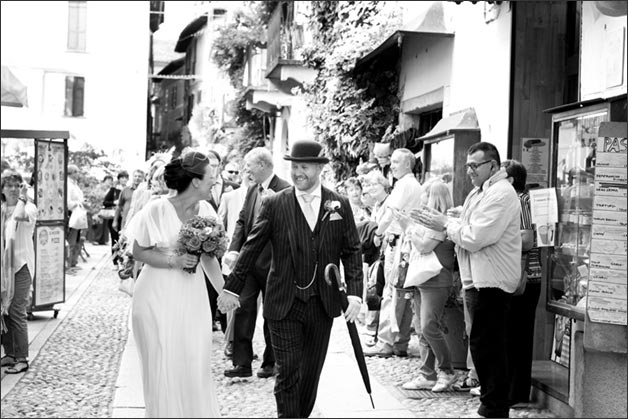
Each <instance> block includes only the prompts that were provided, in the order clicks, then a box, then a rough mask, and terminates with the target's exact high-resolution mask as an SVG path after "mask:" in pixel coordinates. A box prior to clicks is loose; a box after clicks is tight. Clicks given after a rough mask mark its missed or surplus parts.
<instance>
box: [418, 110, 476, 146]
mask: <svg viewBox="0 0 628 419" xmlns="http://www.w3.org/2000/svg"><path fill="white" fill-rule="evenodd" d="M479 130H480V125H479V124H478V118H477V116H476V115H475V109H473V108H469V109H465V110H462V111H460V112H456V113H453V114H451V115H449V116H447V117H445V118H442V119H441V120H440V121H438V123H437V124H436V125H435V126H434V128H432V129H431V130H430V132H428V133H427V134H425V135H424V136H422V137H421V138H419V140H423V141H428V140H431V139H434V138H437V137H443V136H446V135H450V134H453V133H454V132H457V131H479ZM428 142H429V141H428Z"/></svg>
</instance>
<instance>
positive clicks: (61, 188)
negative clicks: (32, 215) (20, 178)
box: [35, 140, 66, 221]
mask: <svg viewBox="0 0 628 419" xmlns="http://www.w3.org/2000/svg"><path fill="white" fill-rule="evenodd" d="M65 148H66V145H65V144H64V143H58V142H53V141H46V140H35V161H36V163H35V170H36V172H37V173H36V174H37V182H36V191H35V192H36V194H37V195H36V202H37V209H38V212H39V213H38V221H59V220H63V219H64V217H65V202H66V199H65V194H66V188H65V182H66V173H65V171H66V162H65Z"/></svg>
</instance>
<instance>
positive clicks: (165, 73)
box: [151, 56, 185, 83]
mask: <svg viewBox="0 0 628 419" xmlns="http://www.w3.org/2000/svg"><path fill="white" fill-rule="evenodd" d="M183 64H185V56H183V57H181V58H177V59H176V60H173V61H170V62H169V63H168V64H167V65H166V66H165V67H164V68H162V69H161V71H160V72H159V73H157V74H156V75H152V76H151V79H153V81H154V82H155V83H159V82H160V81H161V80H160V79H167V78H177V79H179V78H183V77H182V75H172V73H174V72H175V71H177V70H178V69H180V68H181V67H183ZM171 75H172V76H171ZM169 76H171V77H169Z"/></svg>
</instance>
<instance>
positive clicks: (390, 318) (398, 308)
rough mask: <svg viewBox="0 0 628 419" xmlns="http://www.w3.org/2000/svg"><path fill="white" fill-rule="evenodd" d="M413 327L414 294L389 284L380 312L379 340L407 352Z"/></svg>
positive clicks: (385, 288) (385, 290)
mask: <svg viewBox="0 0 628 419" xmlns="http://www.w3.org/2000/svg"><path fill="white" fill-rule="evenodd" d="M408 294H410V295H408ZM393 323H394V324H393ZM411 326H412V294H411V293H409V292H408V291H406V290H403V289H400V288H395V287H393V286H392V285H388V284H387V285H386V286H385V287H384V298H383V299H382V308H381V310H380V311H379V327H378V329H377V339H378V340H379V341H380V342H381V343H383V344H385V345H388V346H391V347H393V349H397V350H399V351H407V350H408V345H409V344H410V337H411V335H410V329H411Z"/></svg>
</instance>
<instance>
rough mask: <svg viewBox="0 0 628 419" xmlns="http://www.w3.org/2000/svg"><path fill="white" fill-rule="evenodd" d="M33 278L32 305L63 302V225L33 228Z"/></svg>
mask: <svg viewBox="0 0 628 419" xmlns="http://www.w3.org/2000/svg"><path fill="white" fill-rule="evenodd" d="M34 239H35V250H36V254H37V259H36V262H35V278H36V281H34V282H33V288H34V293H33V294H34V301H33V305H35V306H43V305H50V304H55V303H61V302H63V301H65V272H64V264H65V258H64V248H65V224H58V225H38V226H36V227H35V237H34Z"/></svg>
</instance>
